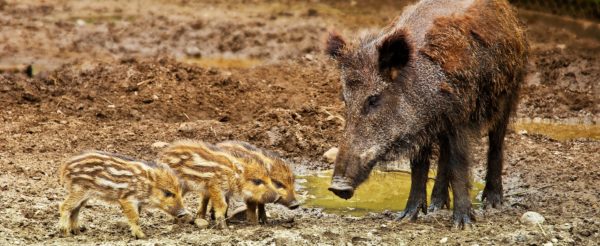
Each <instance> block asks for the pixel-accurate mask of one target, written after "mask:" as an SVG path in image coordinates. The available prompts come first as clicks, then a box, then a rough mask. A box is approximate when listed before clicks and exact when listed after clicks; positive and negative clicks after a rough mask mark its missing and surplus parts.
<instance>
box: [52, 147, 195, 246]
mask: <svg viewBox="0 0 600 246" xmlns="http://www.w3.org/2000/svg"><path fill="white" fill-rule="evenodd" d="M60 181H61V183H62V184H63V185H64V186H65V187H66V188H67V189H68V190H69V195H68V196H67V198H66V199H65V201H64V202H63V203H62V204H61V205H60V221H59V229H60V230H61V232H62V233H64V234H65V235H68V234H71V233H73V234H77V233H79V232H80V231H81V227H80V226H79V224H78V217H79V212H80V210H81V208H82V207H83V206H84V205H85V203H86V202H87V201H88V199H90V198H93V197H96V198H101V199H103V200H106V201H109V202H117V203H119V204H120V205H121V208H122V209H123V213H124V214H125V216H126V217H127V219H128V221H129V225H130V227H131V233H132V235H133V236H135V237H136V238H144V237H145V235H144V233H143V232H142V230H141V229H140V228H139V225H138V219H139V213H140V210H141V206H142V205H145V204H148V205H151V206H154V207H158V208H160V209H162V210H164V211H166V212H167V213H169V214H171V215H173V216H175V217H178V218H180V219H182V218H183V217H189V218H191V216H189V213H188V212H187V211H186V210H185V207H184V205H183V200H182V193H183V186H182V185H183V183H182V181H181V180H180V179H179V177H177V175H175V173H174V172H173V170H171V168H169V167H168V166H166V165H164V164H160V163H159V164H156V163H148V162H143V161H136V160H134V159H133V158H130V157H127V156H123V155H119V154H112V153H106V152H101V151H89V152H85V153H83V154H80V155H77V156H75V157H73V158H71V159H70V160H69V161H67V162H65V163H63V164H62V165H61V167H60Z"/></svg>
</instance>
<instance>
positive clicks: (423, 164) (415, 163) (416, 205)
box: [398, 146, 431, 221]
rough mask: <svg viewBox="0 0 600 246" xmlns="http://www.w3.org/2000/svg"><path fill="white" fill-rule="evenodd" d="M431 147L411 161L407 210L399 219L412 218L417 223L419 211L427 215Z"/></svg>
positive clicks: (424, 147)
mask: <svg viewBox="0 0 600 246" xmlns="http://www.w3.org/2000/svg"><path fill="white" fill-rule="evenodd" d="M430 155H431V146H423V147H421V149H420V150H419V153H418V154H417V155H416V156H415V157H414V158H413V159H412V160H411V161H410V170H411V183H410V193H409V195H408V202H407V203H406V208H405V209H404V211H403V212H402V213H401V214H400V216H399V217H398V219H403V218H410V220H412V221H415V220H416V219H417V217H418V216H419V210H421V211H423V213H427V191H426V185H427V174H428V172H429V165H430V163H429V156H430Z"/></svg>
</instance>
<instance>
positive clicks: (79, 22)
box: [75, 19, 86, 26]
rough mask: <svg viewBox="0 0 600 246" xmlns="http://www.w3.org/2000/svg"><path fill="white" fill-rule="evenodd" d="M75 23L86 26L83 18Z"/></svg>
mask: <svg viewBox="0 0 600 246" xmlns="http://www.w3.org/2000/svg"><path fill="white" fill-rule="evenodd" d="M75 24H76V25H78V26H85V24H86V23H85V21H84V20H82V19H77V21H75Z"/></svg>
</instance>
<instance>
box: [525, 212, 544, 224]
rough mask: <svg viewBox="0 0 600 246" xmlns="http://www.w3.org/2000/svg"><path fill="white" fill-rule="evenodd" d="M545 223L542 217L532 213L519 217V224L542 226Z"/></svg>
mask: <svg viewBox="0 0 600 246" xmlns="http://www.w3.org/2000/svg"><path fill="white" fill-rule="evenodd" d="M544 221H546V219H544V216H542V215H541V214H539V213H536V212H533V211H527V212H525V213H524V214H523V216H521V223H523V224H528V225H536V224H542V223H544Z"/></svg>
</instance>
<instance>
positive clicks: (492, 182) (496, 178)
mask: <svg viewBox="0 0 600 246" xmlns="http://www.w3.org/2000/svg"><path fill="white" fill-rule="evenodd" d="M504 111H505V112H502V117H501V118H500V119H499V120H498V122H497V123H496V125H495V126H494V127H493V128H492V129H491V130H490V132H489V134H488V137H489V147H488V168H487V174H486V176H485V188H484V189H483V195H482V199H483V200H484V201H485V202H484V207H487V206H491V207H493V208H496V207H500V206H501V205H502V162H503V159H504V156H503V150H504V135H506V127H507V125H508V119H509V115H510V110H509V107H505V110H504Z"/></svg>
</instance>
